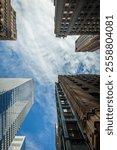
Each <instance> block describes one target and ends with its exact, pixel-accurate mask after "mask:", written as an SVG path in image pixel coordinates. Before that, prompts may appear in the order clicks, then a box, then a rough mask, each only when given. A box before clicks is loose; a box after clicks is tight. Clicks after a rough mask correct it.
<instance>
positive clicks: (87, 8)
mask: <svg viewBox="0 0 117 150" xmlns="http://www.w3.org/2000/svg"><path fill="white" fill-rule="evenodd" d="M54 5H55V19H54V21H55V31H54V32H55V34H56V37H66V36H67V35H87V34H88V35H89V34H90V35H95V34H99V33H100V0H96V1H95V2H94V1H93V0H82V1H80V0H54Z"/></svg>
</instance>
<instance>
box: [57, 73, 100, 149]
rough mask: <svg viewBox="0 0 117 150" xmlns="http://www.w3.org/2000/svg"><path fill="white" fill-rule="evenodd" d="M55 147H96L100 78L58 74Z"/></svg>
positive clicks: (98, 134)
mask: <svg viewBox="0 0 117 150" xmlns="http://www.w3.org/2000/svg"><path fill="white" fill-rule="evenodd" d="M56 104H57V118H58V127H57V128H56V130H58V131H56V147H57V148H58V149H57V150H59V149H60V150H62V149H63V150H77V149H80V150H89V149H91V150H99V149H100V77H99V76H98V75H79V76H59V77H58V83H56Z"/></svg>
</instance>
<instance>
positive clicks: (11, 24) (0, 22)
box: [0, 0, 17, 40]
mask: <svg viewBox="0 0 117 150" xmlns="http://www.w3.org/2000/svg"><path fill="white" fill-rule="evenodd" d="M16 39H17V30H16V12H15V11H14V9H13V8H12V6H11V0H0V40H16Z"/></svg>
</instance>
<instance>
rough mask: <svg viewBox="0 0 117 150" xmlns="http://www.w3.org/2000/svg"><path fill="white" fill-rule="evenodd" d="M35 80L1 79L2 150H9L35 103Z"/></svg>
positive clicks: (0, 131)
mask: <svg viewBox="0 0 117 150" xmlns="http://www.w3.org/2000/svg"><path fill="white" fill-rule="evenodd" d="M33 88H34V87H33V80H32V79H28V78H1V79H0V150H8V147H9V146H10V144H11V142H12V141H13V139H14V137H15V134H16V133H17V131H18V130H19V128H20V126H21V124H22V122H23V120H24V118H25V117H26V115H27V113H28V112H29V110H30V108H31V106H32V104H33V101H34V89H33Z"/></svg>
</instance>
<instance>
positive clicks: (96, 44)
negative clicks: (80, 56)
mask: <svg viewBox="0 0 117 150" xmlns="http://www.w3.org/2000/svg"><path fill="white" fill-rule="evenodd" d="M98 49H100V36H99V35H81V36H80V37H79V38H78V39H77V40H76V42H75V51H76V52H86V51H88V52H93V51H96V50H98Z"/></svg>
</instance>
